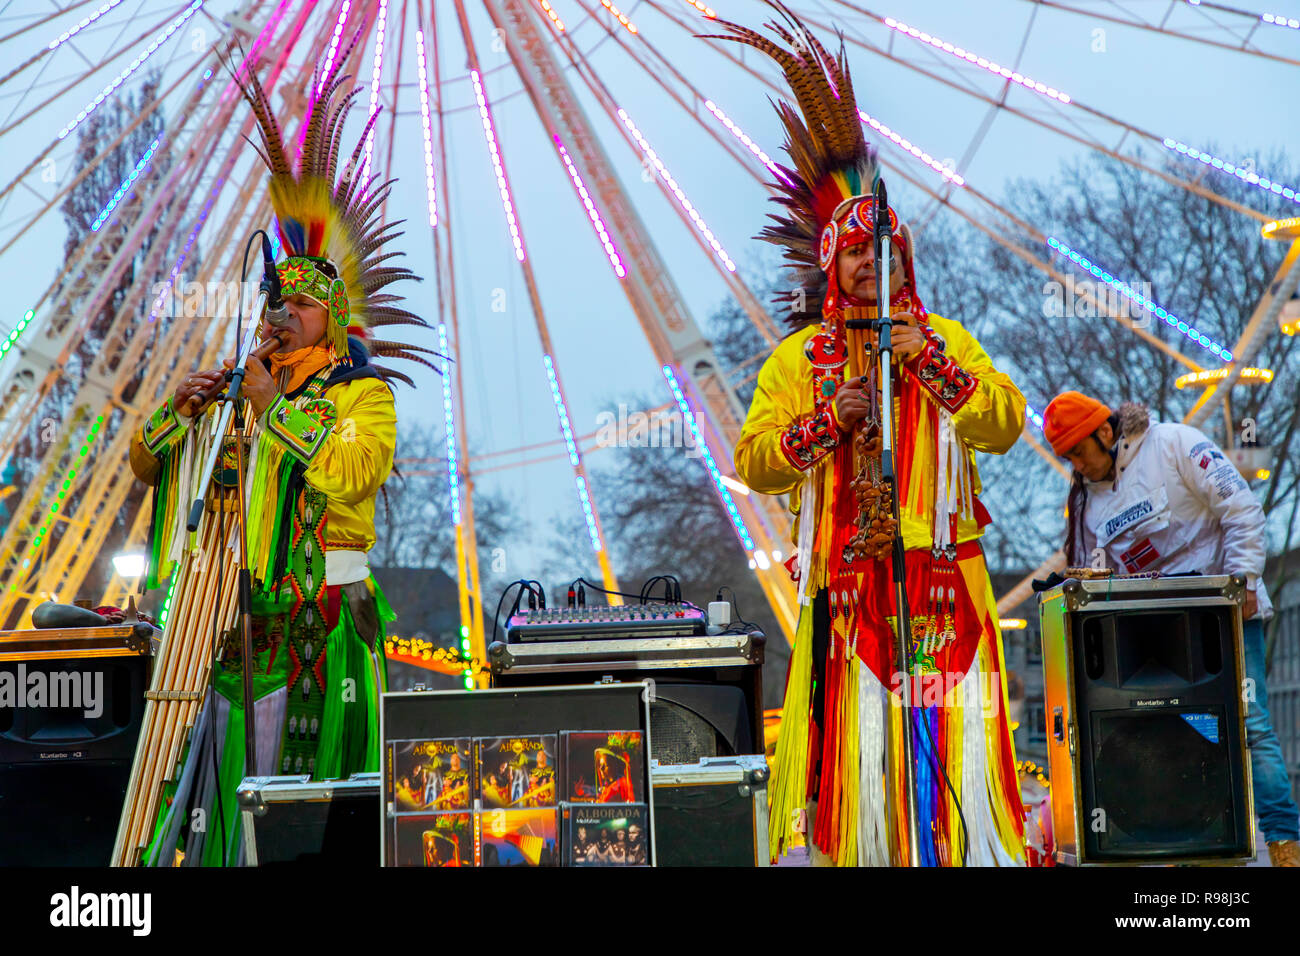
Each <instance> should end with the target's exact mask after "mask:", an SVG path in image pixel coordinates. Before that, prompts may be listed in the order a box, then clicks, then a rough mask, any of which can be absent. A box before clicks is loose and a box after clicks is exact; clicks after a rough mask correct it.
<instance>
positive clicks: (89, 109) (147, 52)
mask: <svg viewBox="0 0 1300 956" xmlns="http://www.w3.org/2000/svg"><path fill="white" fill-rule="evenodd" d="M204 2H205V0H194V2H193V3H191V4H190V5H189V6H188V7H186V8H185V12H184V13H182V14H181V15H180V16H178V17H177V18H176V19H175V20H173V21H172V22H171V23H170V24H168V26H167V29H166V30H164V31H163V32H162V33H160V34H158V35H157V36H156V37H154V38H153V40H152V41H150V43H149V45H148V46H147V47H145V48H144V52H142V53H138V54H137V55H136V58H135V59H134V60H132V61H131V62H130V63H129V64H127V67H126V69H124V70H123V71H122V72H121V73H119V74H118V75H117V77H116V78H115V79H114V80H113V82H112V83H109V84H108V85H107V86H105V87H104V88H103V89H102V90H100V91H99V93H98V94H96V96H95V98H94V99H93V100H91V101H90V102H89V103H87V104H86V106H85V109H83V110H81V112H79V113H78V114H77V115H76V118H75V119H73V121H72V122H71V123H69V124H68V125H67V126H65V127H63V129H61V130H59V139H64V138H66V137H67V135H68V134H69V133H71V132H72V131H73V130H74V129H76V128H77V127H78V126H80V125H81V124H82V123H83V122H84V121H85V120H86V118H87V117H88V116H90V114H91V113H93V112H95V109H96V108H97V107H98V106H99V105H100V104H101V103H103V102H104V101H105V100H107V99H108V98H109V97H110V96H112V95H113V93H114V92H115V91H116V90H117V88H118V87H119V86H121V85H122V84H123V83H124V82H126V80H127V78H128V77H130V75H131V74H132V73H134V72H135V71H136V70H138V69H140V66H141V65H142V64H143V63H144V61H145V60H147V59H149V57H150V56H152V55H153V53H154V52H155V51H156V50H157V49H158V48H159V47H160V46H162V45H163V44H164V43H166V42H167V40H169V39H170V38H171V35H172V34H173V33H175V32H176V31H177V30H179V29H180V28H181V27H182V26H183V25H184V24H185V21H186V20H188V19H189V18H190V17H192V16H194V14H196V13H198V12H199V7H201V6H203V4H204Z"/></svg>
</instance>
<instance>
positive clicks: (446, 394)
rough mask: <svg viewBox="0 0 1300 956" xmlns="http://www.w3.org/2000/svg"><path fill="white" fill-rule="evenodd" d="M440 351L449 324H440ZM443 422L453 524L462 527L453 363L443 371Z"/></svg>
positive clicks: (441, 350) (442, 347)
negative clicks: (454, 418) (452, 410)
mask: <svg viewBox="0 0 1300 956" xmlns="http://www.w3.org/2000/svg"><path fill="white" fill-rule="evenodd" d="M438 351H439V352H441V353H442V354H443V355H450V354H451V353H450V352H449V351H448V350H447V323H445V322H439V323H438ZM442 422H443V425H444V426H445V427H446V430H447V486H448V489H449V490H450V492H451V499H450V500H451V523H452V524H453V525H457V526H459V525H460V474H459V473H458V470H457V464H456V425H455V422H454V420H453V419H452V415H451V362H450V361H448V362H447V364H446V365H444V366H443V369H442Z"/></svg>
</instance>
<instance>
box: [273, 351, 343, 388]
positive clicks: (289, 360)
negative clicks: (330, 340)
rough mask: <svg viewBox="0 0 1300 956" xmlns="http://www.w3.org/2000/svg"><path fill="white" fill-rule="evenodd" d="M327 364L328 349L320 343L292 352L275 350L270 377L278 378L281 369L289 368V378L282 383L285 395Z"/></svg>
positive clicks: (299, 386)
mask: <svg viewBox="0 0 1300 956" xmlns="http://www.w3.org/2000/svg"><path fill="white" fill-rule="evenodd" d="M328 364H330V350H329V349H328V348H325V347H324V346H320V345H309V346H307V347H306V348H301V349H294V350H293V351H292V352H282V353H281V352H277V353H274V354H272V355H271V377H272V378H275V379H277V380H278V379H279V377H280V373H281V372H282V371H284V370H285V369H288V370H289V380H288V381H287V382H286V383H285V385H284V391H285V394H286V395H287V394H288V393H290V392H292V391H293V390H294V389H297V388H301V387H302V386H303V384H304V383H305V382H306V381H307V379H309V378H311V377H312V376H313V375H315V374H316V373H317V372H319V371H320V370H321V369H323V368H324V367H325V366H326V365H328Z"/></svg>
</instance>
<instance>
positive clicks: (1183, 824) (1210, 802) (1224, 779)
mask: <svg viewBox="0 0 1300 956" xmlns="http://www.w3.org/2000/svg"><path fill="white" fill-rule="evenodd" d="M1094 716H1095V717H1096V719H1097V736H1096V740H1097V741H1098V743H1097V751H1096V756H1095V758H1094V762H1093V773H1094V775H1095V777H1094V779H1095V781H1096V796H1097V806H1098V807H1099V808H1100V809H1102V810H1104V811H1105V819H1104V823H1105V826H1104V828H1102V829H1101V831H1100V833H1099V836H1098V841H1097V843H1098V848H1099V849H1101V850H1106V849H1110V850H1117V851H1118V850H1134V849H1141V848H1144V847H1154V846H1171V845H1181V846H1183V847H1188V846H1189V845H1200V846H1203V847H1206V848H1209V847H1211V846H1213V847H1214V848H1216V849H1218V848H1221V847H1222V846H1223V845H1224V843H1225V842H1227V841H1228V840H1229V839H1230V837H1231V834H1230V832H1229V823H1230V820H1231V818H1232V783H1231V778H1230V775H1229V768H1230V765H1229V762H1228V759H1227V756H1226V754H1225V748H1224V745H1223V744H1222V743H1216V742H1214V741H1212V740H1210V739H1208V738H1207V737H1206V735H1205V734H1203V733H1201V732H1199V731H1198V730H1196V729H1195V728H1193V727H1192V725H1191V724H1190V723H1188V720H1187V719H1186V718H1184V717H1183V715H1181V714H1179V713H1171V712H1168V711H1166V712H1162V713H1138V714H1133V713H1132V712H1128V713H1124V714H1098V715H1094ZM1208 716H1209V714H1208V713H1205V714H1204V715H1197V716H1196V719H1198V720H1202V721H1203V720H1206V719H1207V717H1208ZM1212 717H1213V723H1214V725H1215V727H1216V728H1218V730H1215V731H1212V732H1211V733H1212V735H1213V736H1216V737H1218V736H1219V734H1220V731H1221V728H1222V727H1223V716H1222V713H1221V712H1219V711H1217V710H1216V711H1215V712H1213V714H1212ZM1089 822H1090V821H1085V824H1087V823H1089Z"/></svg>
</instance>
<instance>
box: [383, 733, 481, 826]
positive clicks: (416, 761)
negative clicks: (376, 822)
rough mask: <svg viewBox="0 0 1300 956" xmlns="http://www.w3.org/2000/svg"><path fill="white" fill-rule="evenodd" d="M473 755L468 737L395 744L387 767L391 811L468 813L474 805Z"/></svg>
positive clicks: (408, 741) (409, 741) (396, 742)
mask: <svg viewBox="0 0 1300 956" xmlns="http://www.w3.org/2000/svg"><path fill="white" fill-rule="evenodd" d="M473 752H474V751H473V739H472V738H470V737H443V738H438V739H433V740H399V741H394V742H393V744H392V752H391V755H390V761H391V762H390V765H389V768H390V770H389V781H390V786H391V788H392V794H393V803H394V809H395V810H396V811H397V812H398V813H416V812H423V811H446V810H468V809H469V808H470V807H471V806H473V803H474V790H473V786H474V779H473V774H472V768H473V761H472V759H471V756H472V754H473Z"/></svg>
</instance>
